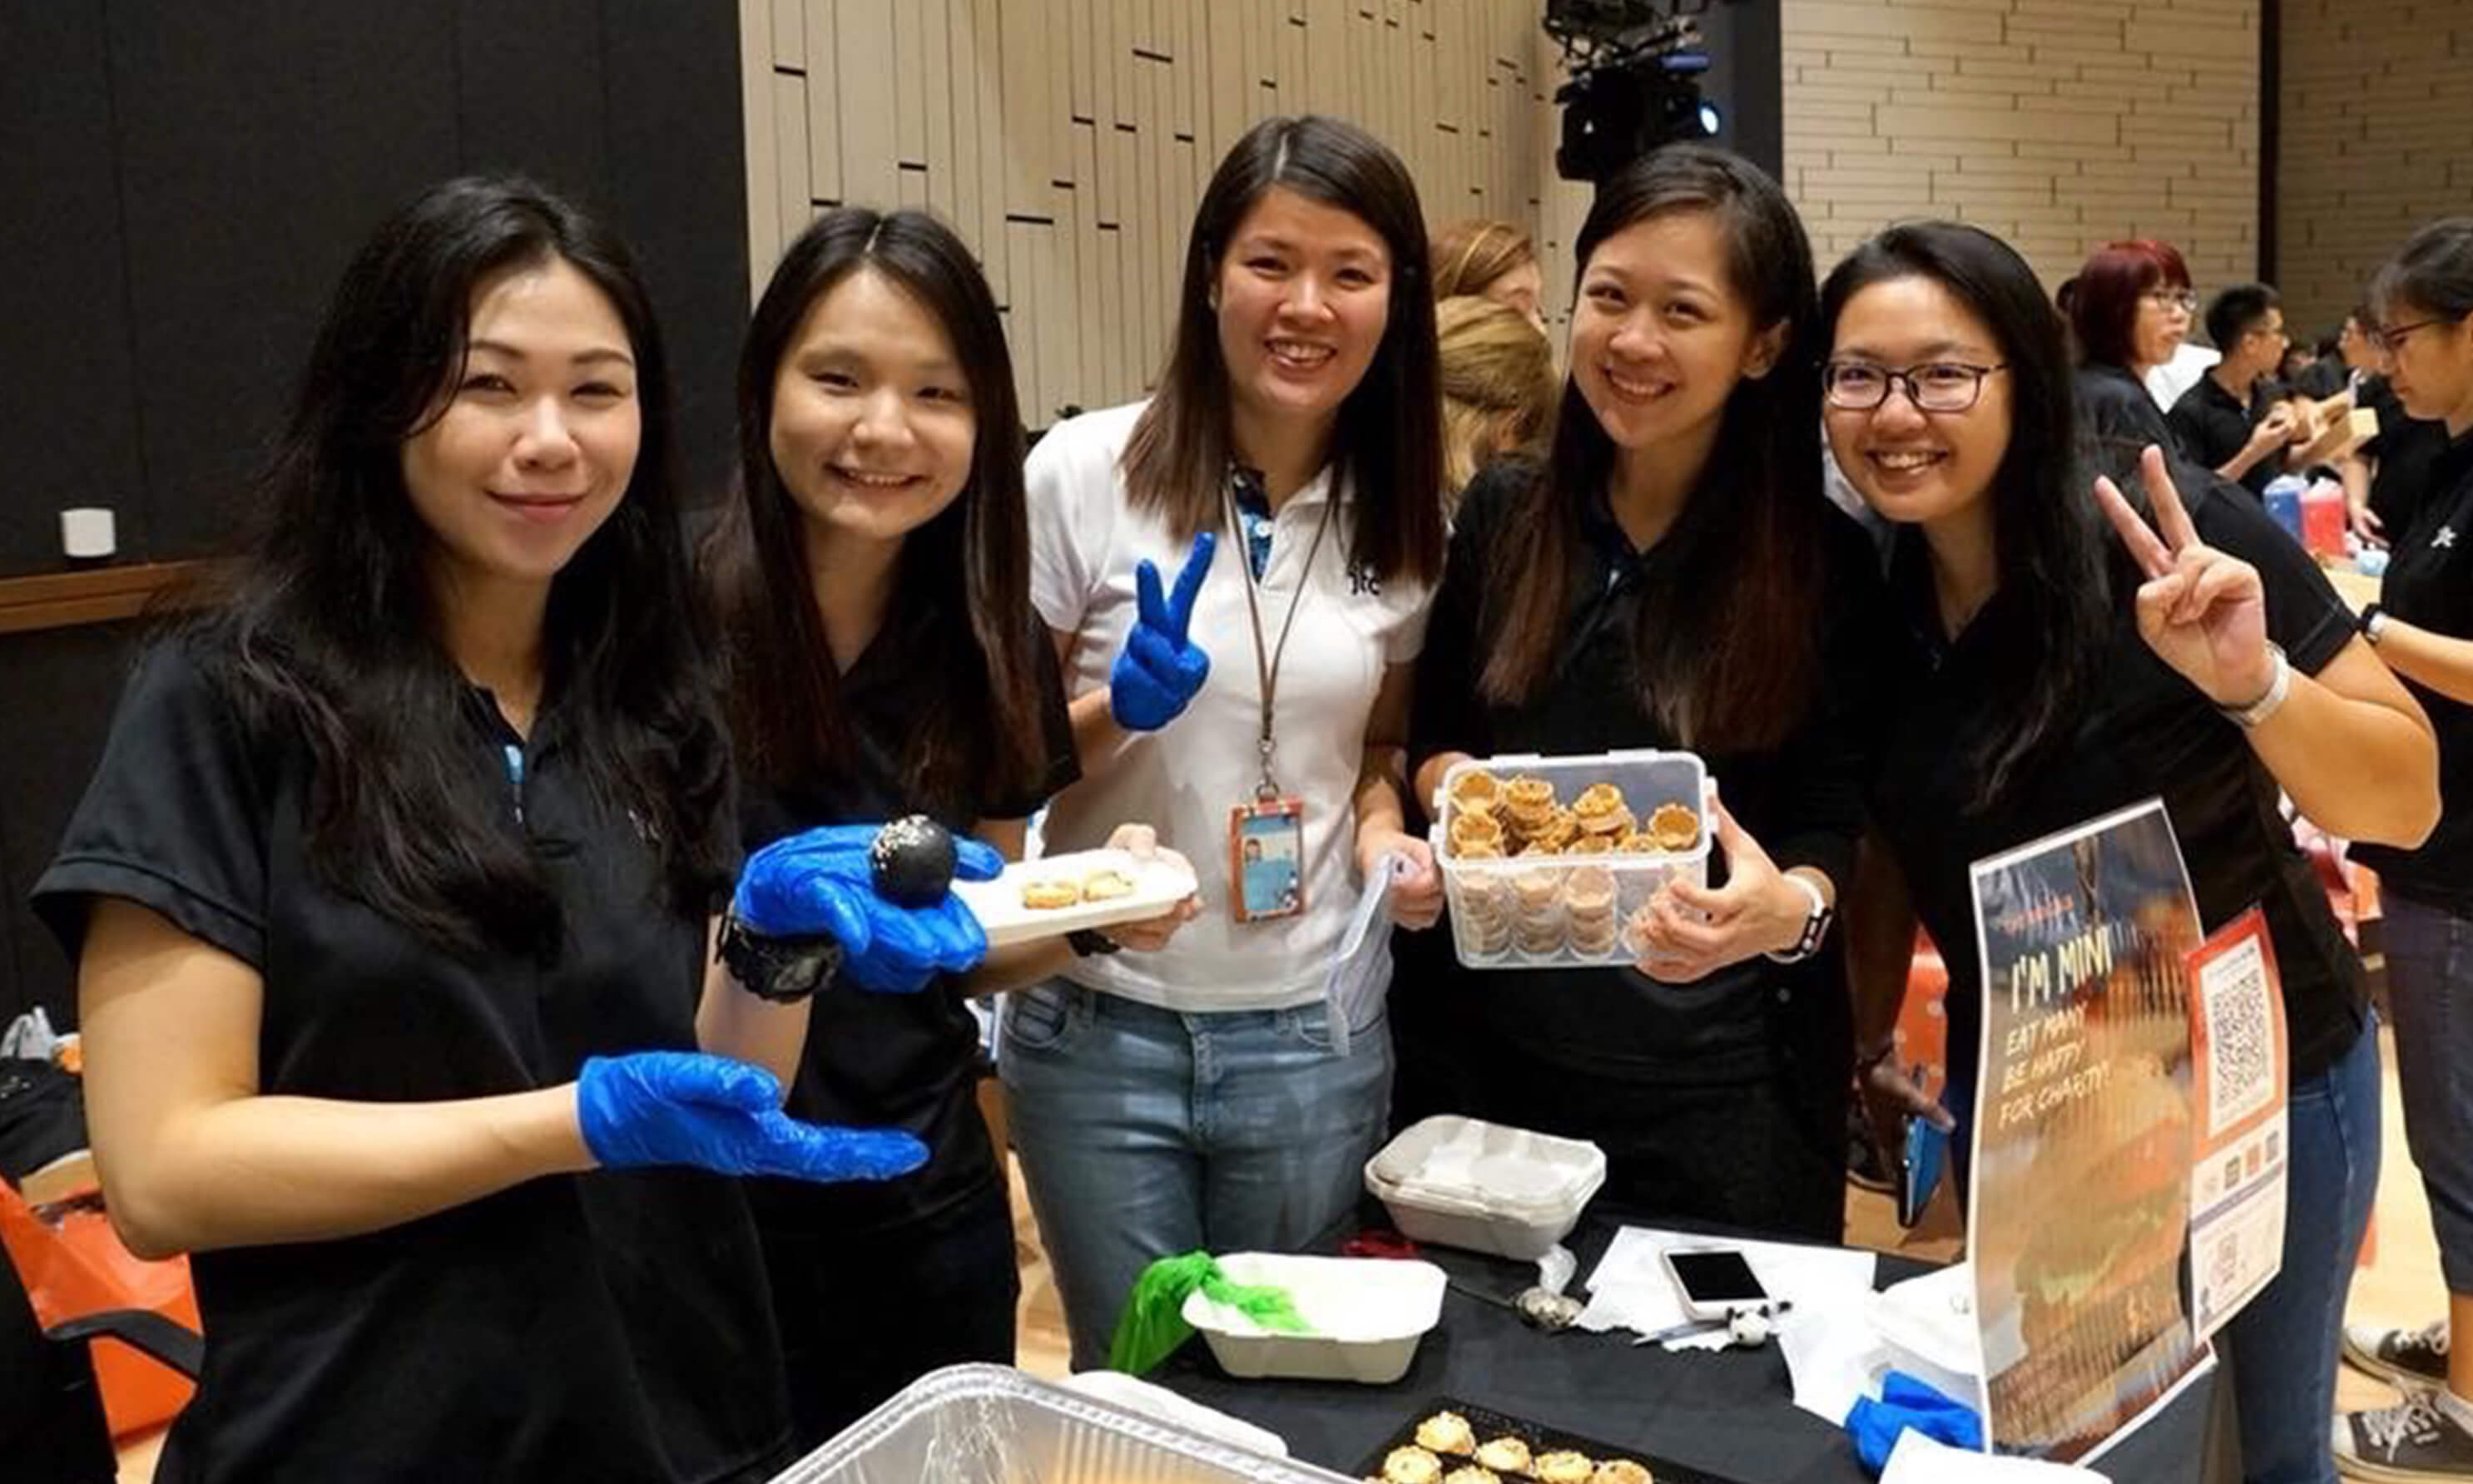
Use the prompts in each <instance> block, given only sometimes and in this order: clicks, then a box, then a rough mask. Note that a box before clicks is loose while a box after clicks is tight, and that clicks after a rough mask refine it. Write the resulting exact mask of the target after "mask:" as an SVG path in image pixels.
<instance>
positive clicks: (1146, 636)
mask: <svg viewBox="0 0 2473 1484" xmlns="http://www.w3.org/2000/svg"><path fill="white" fill-rule="evenodd" d="M1218 549H1219V538H1218V537H1217V536H1216V535H1214V534H1213V533H1212V532H1209V531H1204V532H1201V533H1199V534H1198V535H1196V536H1195V537H1194V539H1193V549H1192V550H1191V551H1190V552H1188V553H1187V554H1186V558H1185V570H1183V571H1181V572H1179V573H1177V574H1176V590H1175V591H1174V592H1173V593H1170V594H1169V595H1167V596H1166V597H1164V598H1163V597H1161V596H1160V574H1159V568H1158V567H1156V566H1154V565H1152V564H1151V562H1150V559H1149V558H1147V557H1145V558H1143V559H1142V561H1141V562H1140V565H1138V566H1136V567H1135V568H1134V605H1135V617H1134V629H1133V632H1132V633H1131V634H1126V635H1125V650H1124V653H1123V654H1120V655H1118V656H1117V657H1116V668H1115V669H1113V670H1111V671H1109V672H1108V709H1109V711H1110V712H1112V713H1113V714H1114V715H1115V716H1116V725H1117V726H1119V727H1122V728H1124V729H1125V730H1127V731H1157V730H1160V729H1161V728H1162V727H1164V726H1166V725H1167V724H1168V723H1170V722H1172V721H1174V720H1176V718H1177V716H1178V714H1179V713H1180V712H1182V711H1184V709H1185V708H1186V706H1187V705H1188V704H1189V703H1190V702H1191V701H1192V700H1193V697H1194V694H1195V693H1196V692H1197V691H1199V690H1201V689H1202V682H1204V681H1206V680H1208V679H1210V677H1211V657H1210V656H1209V655H1206V654H1204V653H1203V652H1202V651H1201V650H1200V649H1198V648H1196V647H1195V646H1194V645H1193V644H1191V643H1190V642H1188V640H1187V638H1186V636H1185V633H1186V628H1187V626H1188V624H1190V623H1191V622H1192V621H1193V599H1194V595H1195V594H1196V593H1199V592H1200V591H1202V579H1203V578H1205V577H1206V576H1208V575H1210V572H1211V558H1212V554H1213V553H1215V552H1216V551H1217V550H1218Z"/></svg>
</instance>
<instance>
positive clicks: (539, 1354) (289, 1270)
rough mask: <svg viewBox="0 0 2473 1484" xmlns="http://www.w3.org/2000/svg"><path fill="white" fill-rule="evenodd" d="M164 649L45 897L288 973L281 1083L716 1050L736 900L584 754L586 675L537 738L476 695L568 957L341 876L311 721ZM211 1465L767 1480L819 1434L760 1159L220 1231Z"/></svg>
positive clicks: (406, 1085) (330, 1087)
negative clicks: (281, 713)
mask: <svg viewBox="0 0 2473 1484" xmlns="http://www.w3.org/2000/svg"><path fill="white" fill-rule="evenodd" d="M203 642H205V641H204V640H186V641H172V642H168V643H165V644H162V645H158V646H157V647H156V648H155V649H154V650H152V651H151V652H150V653H149V654H148V655H147V656H146V657H145V658H143V659H142V660H141V662H140V664H139V666H138V669H137V671H136V673H135V675H134V676H133V677H132V679H131V681H130V683H129V686H128V689H127V690H126V692H124V694H123V696H122V698H121V704H120V709H119V713H118V715H117V716H116V717H115V718H114V720H113V722H112V728H111V732H110V736H109V739H108V742H107V743H106V744H105V749H104V755H103V759H102V761H101V762H100V763H99V764H98V765H97V766H96V769H95V774H94V778H93V781H92V782H91V783H90V784H89V785H88V787H87V790H86V794H85V798H84V802H82V803H80V805H79V806H78V810H77V812H76V814H75V815H74V816H73V817H72V818H71V819H70V822H69V826H68V830H67V834H66V836H65V837H64V838H63V839H62V841H61V843H60V853H59V855H58V856H57V857H56V858H55V859H54V861H53V862H52V865H51V868H50V870H48V871H46V872H45V873H44V874H43V876H42V879H41V880H40V881H39V882H37V883H36V888H35V907H36V911H37V912H38V913H39V914H40V915H41V916H42V917H43V919H44V921H45V922H48V923H49V924H50V925H51V927H52V928H53V930H54V931H55V932H56V933H58V934H59V936H60V942H61V943H62V945H65V946H66V948H67V949H68V951H69V953H70V955H71V957H75V956H76V955H77V954H78V952H79V949H80V945H81V944H82V942H83V939H84V927H85V920H86V913H87V907H88V904H89V901H90V899H91V898H96V897H116V898H126V899H128V900H131V901H134V902H137V903H139V904H141V905H143V906H146V907H148V908H151V909H152V910H154V911H155V912H156V913H159V914H161V915H162V916H163V917H165V918H167V919H169V920H170V921H171V922H174V923H175V924H177V925H178V926H180V928H181V929H182V930H183V931H185V932H187V933H189V934H191V935H193V936H195V937H197V938H198V939H200V940H202V941H204V942H205V943H207V944H210V945H213V946H215V947H217V948H220V949H222V950H223V951H225V952H227V953H229V954H231V955H232V956H234V957H235V958H238V959H240V960H242V961H243V962H245V963H247V964H249V965H250V966H251V967H252V968H253V969H256V970H257V971H258V973H259V974H260V975H261V976H262V977H263V980H264V1009H263V1017H262V1020H261V1023H260V1027H259V1033H258V1082H259V1087H260V1089H261V1090H262V1091H264V1092H266V1093H268V1094H281V1095H288V1096H299V1097H314V1098H340V1099H348V1100H353V1101H362V1102H420V1101H429V1100H436V1099H448V1098H468V1097H486V1096H491V1095H493V1094H498V1093H506V1092H521V1091H525V1090H529V1089H539V1088H546V1087H553V1086H556V1085H558V1084H561V1083H564V1082H569V1081H572V1080H573V1079H574V1078H575V1076H576V1074H577V1072H578V1071H579V1070H580V1069H581V1067H582V1066H583V1064H584V1061H585V1059H586V1058H587V1057H589V1056H595V1055H612V1054H618V1053H623V1052H630V1051H643V1050H658V1049H672V1050H691V1049H693V1048H694V1046H695V1043H696V1041H695V1023H694V1022H695V1008H696V1000H697V996H698V994H699V993H700V991H701V986H702V984H703V978H704V951H705V922H704V920H703V918H702V917H701V915H699V914H681V913H678V912H676V911H674V910H672V908H671V907H670V906H669V903H668V896H667V889H666V885H665V882H664V881H663V879H662V874H661V871H660V860H659V858H658V856H657V855H656V853H655V852H654V851H653V850H650V849H649V848H648V847H647V845H646V843H645V842H644V840H643V839H642V838H641V836H640V835H639V834H638V832H637V830H636V826H634V825H633V824H632V823H631V822H630V821H629V819H628V818H627V816H626V814H625V813H624V812H623V811H621V810H619V809H616V808H614V807H612V806H611V805H609V804H606V803H604V802H600V801H598V800H596V799H595V798H593V797H592V796H591V794H590V792H589V791H588V790H586V789H584V788H583V787H581V786H580V780H579V779H577V778H575V776H574V775H573V773H572V772H571V771H570V770H569V768H568V767H567V766H566V763H567V759H568V753H567V751H566V749H565V748H564V746H563V745H562V742H563V731H564V728H563V723H562V715H561V712H560V710H559V708H558V707H557V706H556V705H555V703H554V702H553V703H552V705H551V706H549V707H548V708H547V709H545V710H544V711H543V712H542V714H541V717H540V723H539V725H537V726H536V727H535V729H534V734H533V740H532V742H531V745H530V747H529V749H528V750H527V756H526V762H527V766H526V767H525V769H524V773H523V781H522V785H521V811H520V812H521V823H520V824H518V822H517V813H518V810H517V796H516V791H515V789H514V788H513V786H512V785H511V784H510V782H509V779H508V774H507V770H506V768H505V764H504V762H503V760H502V750H503V749H504V748H505V747H507V746H509V745H517V746H521V745H522V743H521V739H519V738H517V737H516V734H515V732H514V731H512V730H510V729H508V727H507V725H506V723H505V722H504V721H503V720H502V719H500V717H499V715H498V713H497V710H496V707H495V706H494V705H493V704H492V702H491V701H490V700H489V699H488V697H487V696H486V695H484V694H482V693H480V692H478V691H474V692H470V693H468V697H467V700H468V705H467V706H466V715H467V717H468V720H469V722H470V734H471V745H472V750H473V751H472V764H473V766H472V770H471V775H470V776H471V778H473V779H474V786H476V787H490V788H492V789H496V790H501V791H503V796H504V799H505V806H506V813H505V827H506V828H508V829H510V830H518V829H520V830H521V831H523V833H524V835H525V838H526V839H527V841H528V842H529V844H530V845H531V847H532V850H533V851H534V854H535V856H536V858H537V859H538V860H539V862H540V869H541V871H542V873H543V874H544V876H545V877H546V878H547V880H548V881H549V883H550V885H551V887H552V889H553V890H554V891H555V892H556V893H557V895H558V898H559V900H560V903H561V906H562V909H563V911H564V917H565V939H564V947H563V948H562V950H561V951H560V953H559V955H558V958H557V960H556V961H555V962H553V963H548V964H543V963H541V962H539V961H537V960H536V959H534V958H532V957H529V956H526V955H520V954H504V953H499V954H491V955H488V956H487V957H484V958H480V959H466V958H460V957H457V956H455V955H452V954H449V953H447V952H445V951H443V950H441V949H440V948H438V947H437V946H435V945H432V944H431V943H429V942H428V941H426V940H424V939H422V938H420V937H419V936H417V935H416V934H415V933H413V932H412V931H411V930H409V929H407V928H406V927H404V926H402V925H401V924H399V923H397V922H394V921H392V920H390V919H387V918H384V917H380V916H379V915H377V914H376V913H374V912H372V911H371V910H370V909H369V908H367V907H365V906H363V905H361V904H360V903H359V902H357V901H355V900H352V899H350V898H346V897H343V896H341V895H339V894H337V893H336V892H334V891H332V890H330V889H329V888H327V887H326V886H324V885H323V884H321V882H320V881H319V879H318V878H317V876H316V875H315V874H314V873H313V872H312V871H311V869H310V864H309V859H308V854H307V850H306V846H305V833H306V817H307V815H306V811H307V807H308V802H309V793H310V784H311V776H312V764H311V761H310V755H309V753H308V749H307V747H306V746H305V744H304V743H302V742H301V740H300V738H299V737H298V736H295V735H288V734H287V735H265V734H252V731H251V730H250V729H249V728H248V727H246V726H245V724H244V723H243V722H242V720H241V719H240V717H239V715H238V713H237V712H236V709H235V707H234V706H233V705H232V704H231V701H230V700H229V698H228V696H227V695H226V694H225V693H224V692H223V691H222V690H221V689H220V688H219V686H218V685H217V683H216V682H214V681H213V680H211V679H210V678H209V675H208V672H207V670H206V669H205V668H204V667H202V665H201V664H200V662H199V656H198V654H197V653H195V652H193V650H192V649H191V648H190V647H189V646H190V645H191V644H194V643H203ZM190 1272H191V1275H192V1277H193V1278H194V1280H195V1281H196V1285H197V1297H198V1307H199V1312H200V1316H201V1317H202V1319H203V1320H204V1328H205V1333H206V1349H205V1369H204V1374H203V1375H202V1376H200V1377H199V1383H198V1393H197V1398H196V1400H193V1401H192V1402H191V1403H190V1404H189V1406H188V1409H187V1410H186V1411H184V1412H182V1413H181V1414H180V1420H179V1421H178V1422H177V1423H175V1424H173V1429H172V1435H171V1439H170V1442H169V1444H168V1445H167V1447H166V1448H165V1450H164V1454H163V1462H162V1465H161V1473H160V1477H162V1478H165V1479H177V1480H183V1481H191V1480H196V1481H204V1480H235V1481H239V1480H246V1481H249V1484H260V1481H266V1480H289V1479H299V1480H316V1481H325V1480H332V1479H355V1480H378V1479H399V1480H404V1481H407V1484H411V1481H422V1484H427V1481H433V1480H439V1479H547V1478H594V1479H659V1480H680V1481H685V1480H715V1479H736V1478H760V1477H763V1476H765V1475H766V1474H767V1473H769V1472H771V1470H772V1468H773V1467H774V1466H776V1465H778V1463H779V1459H778V1458H777V1457H776V1453H777V1451H778V1450H780V1448H783V1447H784V1446H785V1444H786V1442H787V1430H786V1426H785V1422H784V1414H783V1410H782V1396H781V1382H780V1360H779V1357H778V1354H777V1353H776V1345H775V1341H774V1337H773V1321H772V1315H771V1311H770V1308H769V1305H768V1304H767V1301H766V1297H765V1288H764V1282H763V1273H762V1267H761V1259H760V1257H759V1254H758V1251H757V1248H756V1236H755V1231H754V1228H753V1226H752V1225H751V1223H750V1221H749V1219H748V1214H747V1209H746V1206H745V1204H744V1202H743V1201H742V1200H741V1198H740V1195H739V1192H738V1189H737V1185H736V1184H735V1182H732V1181H731V1180H727V1179H724V1178H722V1177H719V1176H714V1175H708V1174H704V1173H701V1172H698V1171H692V1170H684V1169H646V1170H627V1171H599V1172H594V1173H590V1174H584V1175H556V1176H545V1177H542V1178H540V1179H538V1180H532V1181H527V1182H526V1183H524V1184H523V1185H517V1186H516V1187H515V1188H513V1189H510V1190H506V1191H502V1192H500V1193H498V1194H496V1195H490V1196H484V1197H482V1198H481V1199H479V1200H476V1201H472V1202H469V1203H468V1204H466V1205H463V1206H460V1207H457V1208H455V1209H451V1210H447V1211H443V1212H440V1213H439V1214H437V1215H434V1216H427V1217H423V1218H420V1219H419V1220H416V1221H408V1222H405V1223H403V1224H401V1225H399V1226H396V1227H391V1228H388V1229H387V1230H385V1231H381V1232H372V1233H368V1234H366V1235H361V1236H354V1237H347V1238H343V1239H340V1240H335V1241H322V1242H300V1243H289V1244H283V1245H277V1246H262V1247H242V1248H232V1249H228V1250H224V1251H217V1252H203V1253H199V1254H197V1255H195V1256H194V1257H192V1258H191V1261H190Z"/></svg>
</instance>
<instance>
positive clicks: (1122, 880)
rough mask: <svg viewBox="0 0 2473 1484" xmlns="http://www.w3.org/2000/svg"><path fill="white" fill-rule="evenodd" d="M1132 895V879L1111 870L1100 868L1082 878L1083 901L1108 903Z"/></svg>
mask: <svg viewBox="0 0 2473 1484" xmlns="http://www.w3.org/2000/svg"><path fill="white" fill-rule="evenodd" d="M1132 895H1134V878H1133V877H1131V876H1129V875H1127V874H1124V873H1123V872H1121V871H1117V870H1115V869H1113V868H1105V867H1103V868H1101V869H1100V870H1097V871H1094V872H1092V873H1091V874H1089V875H1087V876H1084V877H1083V878H1082V899H1083V900H1084V901H1109V900H1113V899H1114V898H1118V897H1131V896H1132Z"/></svg>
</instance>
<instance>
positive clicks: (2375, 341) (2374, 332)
mask: <svg viewBox="0 0 2473 1484" xmlns="http://www.w3.org/2000/svg"><path fill="white" fill-rule="evenodd" d="M2439 323H2445V322H2444V321H2442V320H2438V319H2429V320H2415V321H2413V323H2411V324H2373V325H2371V326H2370V327H2369V331H2368V333H2369V337H2370V348H2371V349H2373V350H2376V351H2378V352H2379V353H2381V354H2382V355H2393V354H2395V353H2396V351H2397V350H2398V349H2399V348H2401V347H2403V345H2404V338H2405V337H2406V336H2407V335H2410V334H2412V333H2413V331H2415V330H2420V329H2428V328H2429V327H2430V326H2432V325H2434V324H2439Z"/></svg>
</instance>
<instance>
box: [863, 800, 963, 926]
mask: <svg viewBox="0 0 2473 1484" xmlns="http://www.w3.org/2000/svg"><path fill="white" fill-rule="evenodd" d="M954 858H955V857H954V851H953V834H952V831H950V830H948V829H947V828H946V827H945V826H942V825H939V824H937V823H936V822H935V821H934V820H931V819H929V818H928V817H927V816H926V815H924V814H913V815H909V816H906V817H904V818H902V819H898V820H895V821H894V822H893V823H892V824H890V825H887V826H884V827H883V828H882V829H879V830H877V831H876V843H875V844H873V845H871V846H869V847H868V850H867V863H868V868H869V870H870V871H871V872H872V873H873V874H875V877H876V895H877V896H879V897H881V898H884V899H885V900H887V901H889V902H892V903H894V904H895V905H896V906H902V907H932V906H934V905H935V904H936V903H937V902H939V901H942V900H943V899H944V898H945V891H946V889H947V888H948V887H949V886H951V885H952V884H953V865H954Z"/></svg>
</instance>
